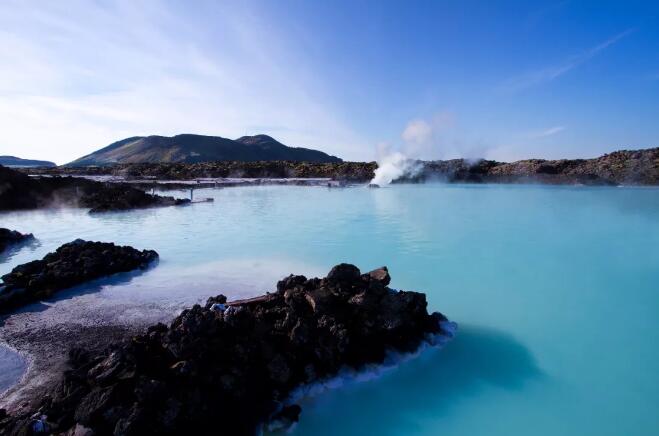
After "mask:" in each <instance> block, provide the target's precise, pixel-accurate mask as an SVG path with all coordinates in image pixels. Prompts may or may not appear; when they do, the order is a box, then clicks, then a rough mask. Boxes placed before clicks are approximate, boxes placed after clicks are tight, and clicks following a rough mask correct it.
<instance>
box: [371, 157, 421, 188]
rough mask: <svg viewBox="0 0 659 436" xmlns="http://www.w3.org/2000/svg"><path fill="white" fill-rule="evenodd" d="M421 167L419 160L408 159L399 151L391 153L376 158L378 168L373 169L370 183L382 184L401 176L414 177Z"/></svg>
mask: <svg viewBox="0 0 659 436" xmlns="http://www.w3.org/2000/svg"><path fill="white" fill-rule="evenodd" d="M421 168H422V166H421V163H420V162H419V161H417V160H414V159H410V158H408V157H407V156H405V155H404V154H403V153H400V152H395V153H391V154H388V155H386V156H384V157H383V158H382V159H380V160H378V168H377V169H376V170H375V177H373V180H371V184H374V185H379V186H382V185H388V184H390V183H391V182H393V181H394V180H396V179H398V178H400V177H403V176H411V177H414V176H415V175H417V174H418V173H419V171H421Z"/></svg>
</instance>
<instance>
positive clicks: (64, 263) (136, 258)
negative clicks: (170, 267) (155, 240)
mask: <svg viewBox="0 0 659 436" xmlns="http://www.w3.org/2000/svg"><path fill="white" fill-rule="evenodd" d="M157 258H158V253H156V252H155V251H153V250H142V251H140V250H136V249H135V248H133V247H128V246H125V247H122V246H117V245H114V244H112V243H107V242H89V241H83V240H81V239H77V240H75V241H73V242H69V243H68V244H64V245H62V246H61V247H59V248H58V249H57V250H56V251H55V252H54V253H49V254H47V255H46V256H45V257H44V258H43V259H41V260H35V261H32V262H28V263H25V264H23V265H19V266H17V267H16V268H14V269H13V270H12V271H11V272H10V273H8V274H5V275H4V276H2V280H3V282H4V284H3V285H0V313H6V312H9V311H11V310H13V309H16V308H18V307H20V306H23V305H25V304H28V303H32V302H35V301H39V300H41V299H44V298H48V297H50V296H52V295H53V294H54V293H55V292H57V291H59V290H62V289H66V288H70V287H72V286H75V285H79V284H81V283H84V282H86V281H89V280H93V279H97V278H100V277H104V276H108V275H111V274H115V273H118V272H127V271H131V270H134V269H138V268H146V267H147V266H148V265H149V264H150V263H151V262H153V261H154V260H156V259H157Z"/></svg>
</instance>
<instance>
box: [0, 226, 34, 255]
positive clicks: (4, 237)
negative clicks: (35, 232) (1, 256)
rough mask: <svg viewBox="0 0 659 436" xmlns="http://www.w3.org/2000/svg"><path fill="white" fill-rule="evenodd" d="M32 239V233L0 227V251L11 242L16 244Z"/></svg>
mask: <svg viewBox="0 0 659 436" xmlns="http://www.w3.org/2000/svg"><path fill="white" fill-rule="evenodd" d="M30 239H34V236H32V233H26V234H23V233H20V232H17V231H16V230H9V229H4V228H0V253H2V252H3V251H5V249H6V248H7V247H9V246H10V245H13V244H18V243H19V242H24V241H29V240H30Z"/></svg>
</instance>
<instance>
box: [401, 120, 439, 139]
mask: <svg viewBox="0 0 659 436" xmlns="http://www.w3.org/2000/svg"><path fill="white" fill-rule="evenodd" d="M432 136H433V128H432V126H431V125H430V123H428V122H427V121H425V120H412V121H410V122H409V123H407V126H405V130H403V134H402V135H401V137H402V138H403V141H405V142H412V143H416V144H425V143H427V142H428V141H430V140H431V139H432Z"/></svg>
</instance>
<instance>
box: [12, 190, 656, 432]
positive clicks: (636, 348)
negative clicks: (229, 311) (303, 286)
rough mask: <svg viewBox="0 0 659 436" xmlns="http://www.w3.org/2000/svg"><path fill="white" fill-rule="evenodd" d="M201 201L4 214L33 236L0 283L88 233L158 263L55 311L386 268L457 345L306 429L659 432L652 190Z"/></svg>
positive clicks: (312, 411) (334, 399) (364, 390)
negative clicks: (453, 333)
mask: <svg viewBox="0 0 659 436" xmlns="http://www.w3.org/2000/svg"><path fill="white" fill-rule="evenodd" d="M180 195H184V194H183V193H181V194H180ZM201 196H212V197H214V198H215V202H214V203H208V204H198V205H193V206H190V207H182V208H166V209H157V210H155V209H154V210H147V211H133V212H127V213H116V214H108V215H98V216H89V215H87V214H85V213H84V211H75V210H65V211H54V212H28V213H11V214H3V215H0V225H2V226H3V227H9V228H14V229H17V230H20V231H29V232H33V233H35V236H37V238H39V243H38V244H35V245H32V246H28V247H25V248H23V249H22V250H20V251H18V252H16V253H13V254H12V255H11V256H10V257H9V258H8V259H5V263H3V264H0V273H5V272H7V271H9V270H10V269H11V268H12V267H13V266H15V265H16V264H19V263H23V262H26V261H28V260H32V259H34V258H36V257H41V256H42V255H43V254H45V253H46V252H48V251H50V250H52V249H54V248H56V247H57V246H58V245H60V244H61V243H64V242H68V241H70V240H72V239H74V238H77V237H81V238H86V239H95V240H107V241H115V242H118V243H122V244H130V245H133V246H135V247H139V248H153V249H156V250H157V251H158V252H159V253H160V255H161V261H160V264H159V265H158V266H157V267H156V268H154V269H152V270H150V271H148V272H146V273H144V274H142V275H138V276H136V277H131V278H129V279H126V280H124V281H119V282H117V283H110V284H101V285H96V286H95V287H94V288H93V289H91V290H90V294H87V295H83V296H80V297H72V298H67V299H66V300H64V301H61V302H57V303H55V307H53V308H51V309H48V310H46V311H45V313H48V311H49V310H51V311H52V310H56V309H57V307H58V306H57V305H59V307H60V308H63V309H62V310H65V309H66V308H67V307H74V305H75V304H76V301H77V300H76V298H79V299H80V300H79V301H83V299H84V298H91V297H90V296H89V295H92V296H93V298H96V299H99V300H103V301H114V300H121V301H122V302H125V301H129V302H131V303H134V304H135V305H144V304H150V305H158V304H160V305H163V307H166V308H168V310H174V309H176V308H180V307H183V306H185V305H187V304H191V303H193V302H196V301H201V300H203V299H205V298H206V297H207V296H209V295H212V294H216V293H217V292H220V291H221V292H224V293H226V294H228V295H229V296H234V297H238V296H244V295H248V294H250V295H251V294H256V293H260V292H261V291H265V290H271V289H273V288H274V280H275V279H276V277H278V276H281V275H285V274H288V273H291V272H302V273H307V274H324V273H325V272H327V271H328V270H329V268H330V267H331V266H332V265H334V264H336V263H338V262H343V261H347V262H351V263H355V264H356V265H358V266H359V267H360V268H362V270H368V269H371V268H375V267H378V266H380V265H387V266H388V267H389V269H390V272H391V274H392V277H393V282H392V286H394V287H396V288H402V289H408V290H418V291H422V292H425V293H427V295H428V301H429V305H430V308H431V309H432V310H439V311H442V312H443V313H445V314H446V315H447V316H448V317H449V318H451V319H452V320H455V321H457V322H458V323H459V324H460V331H459V333H458V336H457V337H456V339H454V341H453V342H452V343H450V344H449V345H448V346H447V347H446V348H444V349H442V350H432V351H429V352H426V353H424V354H423V355H422V356H421V357H419V358H417V359H416V360H413V361H409V362H406V363H404V364H402V365H401V367H400V368H398V369H397V370H396V371H390V372H388V373H386V375H384V376H383V377H382V378H380V379H377V380H374V381H370V382H365V383H358V384H352V385H348V386H345V387H343V388H342V389H338V390H334V391H330V392H326V393H325V394H322V395H320V396H318V397H315V398H312V399H309V400H307V401H305V404H304V411H303V414H302V419H301V422H300V423H299V425H298V427H297V429H296V431H295V434H300V435H307V434H313V435H336V434H342V435H353V434H354V435H358V434H360V435H363V434H378V435H402V434H405V435H437V434H442V435H506V436H510V435H529V434H533V435H552V436H554V435H556V434H561V435H567V434H569V435H656V434H658V433H657V432H658V431H659V413H657V410H658V409H657V406H658V405H659V371H658V368H659V316H657V310H658V309H659V190H658V189H641V188H586V187H539V186H498V185H485V186H483V185H478V186H476V185H474V186H461V185H440V184H437V185H414V186H411V185H408V186H394V187H387V188H382V189H366V188H350V189H326V188H308V187H307V188H305V187H252V188H232V189H223V190H204V191H198V193H197V194H196V197H201ZM122 304H123V303H122ZM67 305H68V306H67ZM134 316H138V315H134Z"/></svg>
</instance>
